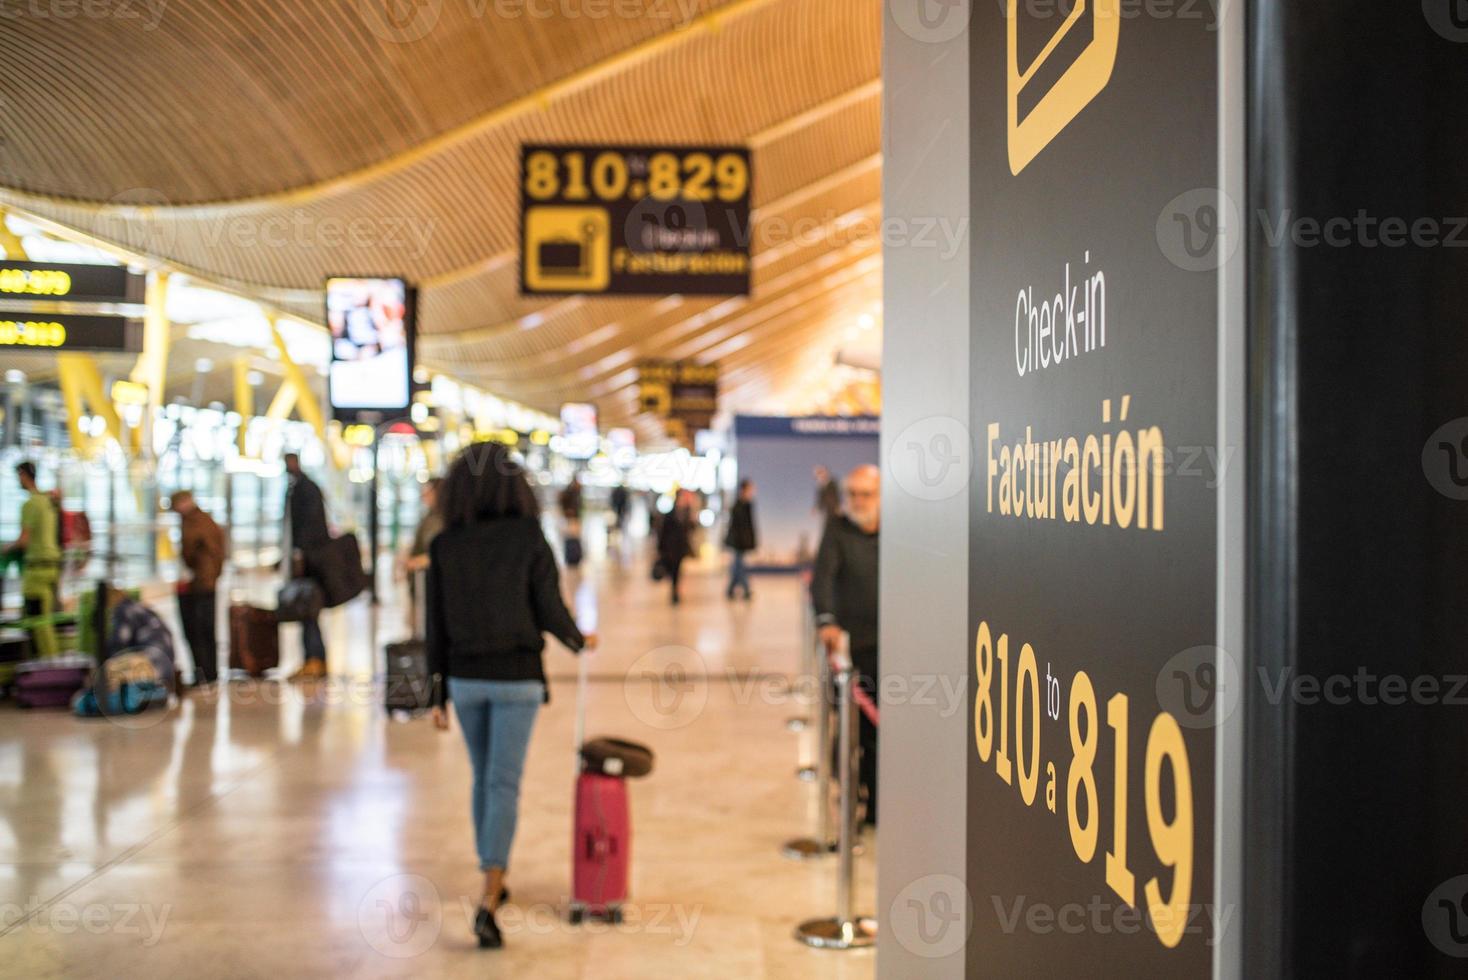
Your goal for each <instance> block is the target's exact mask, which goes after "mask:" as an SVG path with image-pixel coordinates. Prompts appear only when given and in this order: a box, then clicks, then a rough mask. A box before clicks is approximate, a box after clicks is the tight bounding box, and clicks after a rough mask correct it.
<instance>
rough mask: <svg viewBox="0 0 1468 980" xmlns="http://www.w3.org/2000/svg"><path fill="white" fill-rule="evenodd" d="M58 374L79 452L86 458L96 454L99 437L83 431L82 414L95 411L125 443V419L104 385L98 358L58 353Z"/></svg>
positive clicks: (115, 435)
mask: <svg viewBox="0 0 1468 980" xmlns="http://www.w3.org/2000/svg"><path fill="white" fill-rule="evenodd" d="M56 373H57V376H58V380H59V381H60V382H61V397H62V400H63V401H64V402H65V403H66V424H67V427H68V428H70V430H71V442H72V445H73V446H75V447H76V451H77V452H78V453H80V454H81V455H82V456H84V457H86V458H89V459H90V458H91V457H92V456H94V455H95V454H96V451H97V447H98V440H96V439H95V438H93V437H92V436H91V434H89V433H87V432H83V431H82V417H83V416H85V415H86V414H87V409H88V407H89V406H90V408H91V411H93V412H95V413H97V414H98V415H100V416H101V417H102V420H103V422H104V423H105V424H106V427H107V435H109V436H111V437H112V438H113V439H115V440H117V442H118V443H119V444H120V443H121V442H122V420H121V419H120V418H118V417H117V409H116V408H115V407H114V406H113V404H112V399H110V398H108V397H107V392H106V391H105V390H104V389H103V386H102V371H101V369H100V368H98V367H97V360H96V358H94V357H93V356H92V355H90V354H75V353H71V354H57V355H56Z"/></svg>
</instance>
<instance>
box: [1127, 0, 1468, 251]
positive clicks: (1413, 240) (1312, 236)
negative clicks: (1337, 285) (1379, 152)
mask: <svg viewBox="0 0 1468 980" xmlns="http://www.w3.org/2000/svg"><path fill="white" fill-rule="evenodd" d="M1465 2H1468V0H1465ZM1249 220H1250V221H1252V222H1253V223H1254V224H1255V225H1256V226H1257V229H1258V232H1259V237H1258V239H1257V240H1258V241H1259V242H1261V243H1262V244H1263V245H1264V247H1266V248H1281V247H1283V246H1285V245H1290V246H1292V247H1294V248H1300V249H1310V248H1362V249H1375V248H1385V249H1396V248H1419V249H1428V248H1468V216H1464V215H1447V216H1443V217H1436V216H1423V215H1418V216H1412V217H1405V216H1401V215H1379V214H1372V213H1371V212H1369V211H1367V210H1366V209H1365V208H1358V209H1357V210H1356V212H1355V213H1354V214H1350V215H1345V214H1336V215H1328V216H1325V217H1319V216H1315V215H1302V214H1298V213H1296V212H1295V211H1294V210H1293V209H1291V208H1285V209H1283V210H1281V211H1279V212H1278V213H1271V212H1270V211H1268V210H1266V209H1264V208H1258V209H1256V210H1255V211H1253V212H1252V213H1251V214H1250V215H1249ZM1246 230H1247V228H1246V224H1245V222H1244V219H1243V218H1242V217H1241V212H1240V210H1239V207H1238V205H1237V204H1236V203H1235V202H1234V200H1233V199H1232V198H1231V197H1230V196H1229V195H1228V194H1225V193H1224V192H1223V191H1221V190H1219V189H1218V188H1216V187H1199V188H1194V189H1193V190H1190V191H1185V192H1184V193H1182V194H1179V195H1178V196H1177V197H1174V198H1173V199H1172V200H1171V201H1168V202H1167V204H1166V206H1164V207H1163V209H1162V211H1161V213H1160V214H1159V215H1158V216H1157V229H1156V233H1157V247H1158V248H1159V249H1161V251H1162V254H1163V255H1164V256H1165V257H1166V258H1167V260H1168V261H1169V262H1171V263H1172V264H1173V265H1175V266H1177V267H1178V268H1179V269H1183V270H1185V271H1187V272H1210V271H1212V270H1215V269H1219V268H1221V267H1222V266H1223V265H1224V264H1225V263H1227V262H1228V261H1229V260H1230V259H1231V258H1233V256H1234V254H1235V253H1236V252H1237V251H1238V249H1239V245H1240V244H1241V243H1242V242H1243V240H1244V235H1245V233H1246Z"/></svg>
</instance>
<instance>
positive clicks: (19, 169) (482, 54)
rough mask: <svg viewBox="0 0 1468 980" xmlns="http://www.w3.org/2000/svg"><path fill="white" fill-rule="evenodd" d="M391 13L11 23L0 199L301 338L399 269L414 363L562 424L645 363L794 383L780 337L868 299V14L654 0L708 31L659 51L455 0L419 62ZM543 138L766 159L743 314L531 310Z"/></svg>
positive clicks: (226, 11) (596, 25)
mask: <svg viewBox="0 0 1468 980" xmlns="http://www.w3.org/2000/svg"><path fill="white" fill-rule="evenodd" d="M378 2H379V0H352V2H343V0H294V2H293V3H292V4H289V5H286V4H277V3H265V2H263V0H261V2H241V3H233V4H199V5H189V6H188V7H182V6H179V7H175V6H173V5H169V6H168V7H167V8H166V9H165V11H164V17H163V19H162V20H160V21H159V23H158V26H157V27H156V29H155V30H153V31H152V32H148V33H147V34H146V35H140V34H139V33H138V26H137V25H131V27H128V26H127V25H124V24H122V23H118V22H114V23H110V24H109V23H106V22H105V21H98V20H95V19H94V20H88V21H86V22H85V23H81V22H80V21H78V22H77V23H76V27H77V29H76V30H74V31H72V30H68V31H51V32H49V33H48V32H47V31H45V30H41V29H38V28H37V27H36V25H35V24H32V23H28V22H24V23H21V24H20V25H19V26H18V27H17V28H15V29H11V28H9V27H7V26H5V25H0V57H3V58H7V59H9V58H11V57H12V56H13V58H14V60H13V62H11V63H13V64H14V65H15V66H16V70H15V71H14V72H6V73H0V122H4V123H5V124H6V126H5V128H4V130H0V133H3V134H4V135H3V137H0V185H3V187H0V203H4V202H6V201H9V202H11V203H13V204H15V205H16V206H17V207H19V208H21V209H23V210H27V211H30V212H32V213H36V214H40V215H43V216H45V217H48V218H51V219H52V220H55V221H58V222H60V223H62V224H65V225H69V226H72V227H76V228H79V229H81V230H83V231H87V232H89V233H92V234H94V235H96V236H97V237H99V238H103V239H107V240H111V241H115V242H118V243H119V244H122V245H124V246H125V247H129V248H134V249H137V250H139V251H142V252H145V253H147V254H153V255H159V256H161V257H164V258H167V259H169V260H171V261H173V262H175V263H176V264H178V265H179V266H181V267H183V268H185V269H192V270H196V271H197V272H199V273H200V274H201V275H203V276H205V277H206V278H210V279H213V280H215V281H219V282H222V283H225V284H228V285H234V286H239V287H243V288H245V289H247V290H248V291H250V292H252V293H254V294H256V295H259V296H261V298H262V299H265V300H266V301H268V302H271V303H273V304H274V305H276V306H278V307H280V308H282V309H285V310H288V311H293V312H296V313H298V314H300V315H303V316H307V317H310V318H313V319H317V318H319V316H320V293H319V286H320V281H321V279H322V277H324V276H325V275H327V274H330V273H340V272H343V271H351V270H372V271H376V272H383V273H393V274H403V275H407V276H409V277H410V278H412V279H414V280H415V281H417V282H419V283H420V284H421V285H422V306H421V308H420V309H421V317H420V319H421V326H422V329H423V331H424V335H425V336H424V348H423V350H424V360H425V362H426V363H428V364H430V365H431V366H434V367H438V368H442V369H447V370H450V371H452V372H453V373H455V374H457V375H459V376H462V377H464V378H466V379H468V380H477V381H481V382H484V383H488V384H491V385H492V386H493V387H494V389H495V390H496V391H499V392H501V393H503V394H505V395H507V396H509V397H514V398H519V399H521V400H524V401H527V402H528V403H530V404H533V405H535V406H537V407H540V408H543V409H547V410H553V409H554V408H555V407H556V405H557V404H558V403H559V402H560V401H561V400H568V399H574V398H579V397H587V396H588V394H591V395H592V396H594V397H598V398H604V399H607V400H608V403H609V404H608V405H607V406H605V407H604V409H603V412H604V415H606V416H607V417H608V418H609V420H617V421H625V418H619V412H630V411H631V410H632V408H633V407H635V406H634V404H633V401H632V400H631V399H629V397H628V394H629V393H628V391H627V386H628V385H629V384H630V383H631V379H632V377H633V374H632V370H631V368H632V365H635V363H636V361H637V360H638V359H639V358H641V357H646V356H656V355H662V354H666V353H667V352H668V351H670V350H674V349H676V350H677V351H679V352H681V354H680V356H689V357H695V358H697V357H703V358H705V359H708V358H711V357H715V356H720V357H722V356H728V357H730V358H733V359H734V360H732V361H731V364H732V363H734V362H735V361H737V362H738V363H739V364H740V365H741V374H740V377H741V378H742V379H743V380H741V382H740V384H741V387H742V388H743V389H747V390H750V391H755V390H758V391H765V392H767V391H771V390H776V389H778V388H779V387H780V384H778V383H777V382H779V381H780V380H781V379H776V378H769V377H763V376H761V374H760V371H761V365H768V366H769V367H770V370H778V371H788V369H789V368H788V364H789V363H790V357H788V356H786V355H785V354H783V353H780V352H782V351H785V350H786V349H787V348H788V347H789V342H788V338H792V337H795V338H805V340H804V341H803V342H804V343H806V344H807V345H809V344H810V343H812V342H814V341H813V340H812V338H826V339H825V340H822V342H828V340H829V338H828V335H829V334H831V331H832V330H833V329H834V327H833V324H834V323H835V321H836V320H838V319H840V318H841V317H845V316H847V315H848V314H849V310H850V308H851V306H852V303H854V302H857V301H858V300H859V299H860V298H862V297H865V296H867V295H868V294H870V292H871V290H872V289H873V288H874V284H876V283H879V281H880V254H879V253H880V249H879V243H877V242H876V241H875V240H874V239H871V240H868V241H866V242H864V243H863V242H853V235H852V233H851V232H850V224H851V222H853V221H856V220H858V219H865V220H868V221H870V220H872V219H873V218H875V219H876V220H879V219H880V213H879V205H878V201H879V196H880V156H879V154H880V147H881V117H880V111H881V110H880V87H879V86H880V81H879V72H880V52H879V37H880V4H879V0H677V2H659V3H656V4H655V3H654V0H647V2H646V6H647V7H649V8H655V9H657V10H659V11H665V12H676V11H680V10H688V11H691V12H692V13H693V14H695V15H697V14H702V13H705V12H707V11H710V10H718V11H719V12H720V17H721V20H720V22H719V23H718V24H717V27H718V29H717V30H712V29H707V30H697V29H695V30H686V31H684V30H678V31H677V33H675V34H673V35H669V36H668V37H666V38H664V39H663V41H659V40H657V39H658V38H660V37H662V34H661V33H660V32H664V31H667V30H670V29H674V28H676V27H677V26H678V25H673V27H670V25H669V23H668V18H667V17H666V16H662V17H645V18H641V19H628V18H625V17H623V18H609V19H603V20H601V21H593V20H590V19H584V18H583V19H579V20H576V21H571V20H564V19H561V20H546V19H540V18H529V17H522V18H518V19H507V18H493V19H492V20H491V19H488V18H489V17H490V16H492V15H488V14H481V15H480V16H477V17H476V16H474V11H475V10H476V9H477V10H479V11H481V12H483V11H490V10H493V9H494V5H493V0H482V2H480V3H479V4H478V5H477V6H476V5H473V4H466V3H462V2H458V0H444V2H443V3H442V5H441V10H440V11H439V15H438V16H439V19H438V21H437V22H436V26H435V27H434V28H433V29H432V30H430V31H428V33H426V34H425V35H424V36H423V37H422V38H421V39H419V40H416V41H413V42H411V43H391V42H388V41H384V40H382V38H381V37H379V36H378V35H376V34H374V33H373V30H372V27H373V25H372V24H370V23H367V22H366V21H364V19H363V17H362V16H361V14H360V11H359V9H358V4H359V3H361V4H363V5H371V4H374V3H378ZM382 2H390V0H382ZM418 2H419V5H420V6H421V5H426V6H428V7H433V6H434V5H435V3H436V0H418ZM690 3H691V4H692V6H689V4H690ZM53 26H54V25H53ZM378 26H380V25H378ZM694 26H695V27H699V26H703V27H708V26H710V24H709V23H708V22H707V21H701V22H696V23H695V25H694ZM129 29H131V30H132V31H133V32H134V33H133V34H132V35H128V34H127V31H128V30H129ZM139 37H142V40H138V38H139ZM664 42H666V43H664ZM99 50H106V51H108V52H109V53H108V55H107V56H106V57H98V51H99ZM114 51H120V52H121V53H120V54H118V55H117V56H116V57H113V56H112V52H114ZM629 52H630V53H631V54H635V55H636V56H635V57H632V56H630V55H629ZM58 64H68V65H82V64H85V65H87V66H88V68H87V70H86V71H81V70H77V71H73V72H69V73H66V74H65V75H64V76H63V75H58V74H56V73H55V72H54V71H48V70H47V68H48V66H53V67H54V66H55V65H58ZM210 65H212V68H210V67H208V66H210ZM578 72H581V74H576V73H578ZM568 78H570V79H573V80H575V82H576V83H575V84H574V85H568V84H567V83H566V81H565V80H567V79H568ZM546 85H551V86H554V87H553V89H552V90H551V91H553V92H554V93H556V95H555V97H554V98H551V99H549V100H548V101H545V102H538V101H537V102H535V103H534V104H533V105H532V104H531V103H530V101H528V100H526V99H524V98H523V97H524V96H525V95H526V94H527V93H530V92H533V91H535V90H536V89H538V88H541V87H543V86H546ZM517 99H518V100H519V101H515V100H517ZM19 105H25V106H27V107H28V108H29V109H32V110H34V109H35V108H37V107H40V108H41V116H47V115H54V116H55V117H56V119H57V120H59V123H60V124H59V125H56V126H54V127H48V126H45V125H40V124H39V121H38V117H37V114H36V113H35V112H34V111H29V112H27V113H26V114H25V118H24V119H19V118H16V117H13V116H7V113H13V112H14V111H15V108H16V107H17V106H19ZM506 106H508V107H509V108H508V109H507V108H506ZM527 106H529V108H528V109H527V108H526V107H527ZM11 122H16V123H17V125H15V126H11V125H9V124H10V123H11ZM541 141H544V142H556V141H584V142H597V141H607V142H650V143H658V142H671V143H677V142H710V143H734V144H743V145H748V146H750V147H751V149H752V151H753V154H754V171H755V182H754V188H753V193H754V203H755V207H756V213H755V219H756V224H755V235H754V249H755V252H756V269H755V274H754V282H755V288H754V295H753V296H751V297H749V298H748V299H739V300H706V299H702V298H694V297H689V298H682V299H680V298H673V299H671V300H663V299H657V298H646V299H641V298H639V299H605V300H598V299H586V300H580V299H573V300H545V299H535V298H522V297H520V296H519V295H518V292H517V284H518V271H517V268H516V265H515V257H516V256H515V250H516V245H517V239H518V224H519V189H518V184H517V174H518V167H519V152H520V150H519V148H520V146H521V144H522V143H524V142H541ZM363 168H366V169H363ZM41 195H48V196H41ZM58 195H59V196H60V197H58ZM61 198H75V199H77V200H67V199H61ZM109 201H111V202H112V203H106V202H109ZM98 202H104V203H100V204H99V203H98ZM201 202H210V203H201ZM797 222H800V223H802V224H797ZM797 227H804V228H805V229H807V235H808V238H809V240H804V241H801V242H793V241H791V240H790V236H791V229H792V228H797ZM866 227H868V228H869V227H870V226H866ZM810 229H815V232H814V233H813V234H812V233H811V231H810ZM868 237H869V238H870V235H868ZM823 290H829V291H830V295H829V296H825V295H823ZM763 351H769V354H768V355H766V354H765V353H762V352H763ZM787 380H788V379H787ZM614 405H618V406H625V409H616V408H613V406H614ZM609 409H611V411H610V412H609V411H608V410H609Z"/></svg>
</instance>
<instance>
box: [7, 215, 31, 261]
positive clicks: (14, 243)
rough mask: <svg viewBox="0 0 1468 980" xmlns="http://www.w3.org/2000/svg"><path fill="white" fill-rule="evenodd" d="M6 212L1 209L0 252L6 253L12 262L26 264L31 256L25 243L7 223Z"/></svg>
mask: <svg viewBox="0 0 1468 980" xmlns="http://www.w3.org/2000/svg"><path fill="white" fill-rule="evenodd" d="M5 215H6V210H5V209H4V208H0V251H4V253H5V257H6V258H7V259H9V260H10V261H12V262H24V261H25V260H26V259H27V258H29V256H27V255H26V252H25V243H24V242H22V241H21V240H20V237H19V236H18V235H16V234H15V232H13V231H11V230H10V226H9V225H7V224H6V223H5Z"/></svg>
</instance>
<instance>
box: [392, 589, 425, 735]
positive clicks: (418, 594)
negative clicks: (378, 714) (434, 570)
mask: <svg viewBox="0 0 1468 980" xmlns="http://www.w3.org/2000/svg"><path fill="white" fill-rule="evenodd" d="M426 577H427V576H425V575H424V574H423V573H422V572H419V573H418V575H417V579H416V583H415V584H416V586H417V588H415V589H414V590H413V591H414V595H413V635H412V637H410V638H409V639H406V640H401V641H399V642H397V643H389V644H388V645H387V648H386V650H385V651H384V652H385V653H386V656H387V671H386V674H385V676H384V679H383V706H384V707H386V708H387V710H388V713H389V714H391V713H393V712H395V711H407V712H410V713H412V714H417V713H419V712H421V711H424V710H426V709H427V708H428V702H429V698H430V696H431V695H432V693H433V691H432V688H431V686H430V683H429V679H428V647H427V645H426V644H425V643H424V642H423V634H424V627H425V620H424V608H425V607H426V606H427V604H428V593H427V592H426V591H425V589H426V587H427V583H426V582H425V581H424V580H425V578H426Z"/></svg>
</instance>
